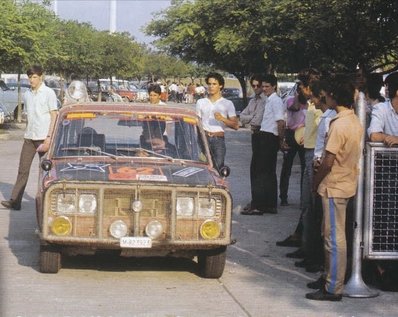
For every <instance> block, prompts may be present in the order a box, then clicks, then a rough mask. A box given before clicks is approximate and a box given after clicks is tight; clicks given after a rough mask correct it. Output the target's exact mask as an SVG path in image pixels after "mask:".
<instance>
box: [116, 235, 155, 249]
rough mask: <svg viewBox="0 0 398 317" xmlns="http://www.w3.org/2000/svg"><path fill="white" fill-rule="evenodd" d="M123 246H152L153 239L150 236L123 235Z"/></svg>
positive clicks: (121, 242) (121, 244)
mask: <svg viewBox="0 0 398 317" xmlns="http://www.w3.org/2000/svg"><path fill="white" fill-rule="evenodd" d="M120 246H121V247H122V248H152V239H151V238H148V237H123V238H121V239H120Z"/></svg>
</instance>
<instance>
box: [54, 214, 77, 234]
mask: <svg viewBox="0 0 398 317" xmlns="http://www.w3.org/2000/svg"><path fill="white" fill-rule="evenodd" d="M71 231H72V223H71V222H70V220H69V218H67V217H57V218H55V219H54V220H53V221H52V222H51V232H52V233H54V234H55V235H57V236H66V235H68V234H69V233H71Z"/></svg>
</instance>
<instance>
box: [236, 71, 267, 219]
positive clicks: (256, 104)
mask: <svg viewBox="0 0 398 317" xmlns="http://www.w3.org/2000/svg"><path fill="white" fill-rule="evenodd" d="M262 81H263V78H262V76H261V75H258V74H256V75H253V76H252V77H251V78H250V85H251V87H252V89H253V91H254V97H253V98H252V99H250V101H249V104H248V105H247V107H246V108H245V109H243V111H242V112H241V113H240V116H239V119H240V122H241V123H242V125H245V124H250V129H251V132H252V136H251V142H252V159H251V162H250V184H251V191H252V196H253V193H254V192H257V191H258V190H257V189H256V184H255V183H254V182H253V179H254V176H255V175H257V174H258V170H259V168H261V167H260V166H259V164H261V162H259V161H258V160H256V156H257V155H258V153H259V150H260V143H259V136H260V133H259V132H260V127H261V121H262V120H263V114H264V103H265V100H266V97H265V96H264V95H263V94H262V92H263V89H262V87H261V83H262ZM251 209H252V207H251V202H250V203H248V204H247V206H246V207H244V208H243V211H242V214H245V212H248V211H250V210H251Z"/></svg>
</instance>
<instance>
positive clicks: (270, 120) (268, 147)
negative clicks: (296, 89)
mask: <svg viewBox="0 0 398 317" xmlns="http://www.w3.org/2000/svg"><path fill="white" fill-rule="evenodd" d="M277 85H278V80H277V78H276V77H275V76H274V75H266V76H265V77H264V79H263V82H262V89H263V92H264V94H265V95H266V96H267V101H266V103H265V107H264V114H263V120H262V121H261V126H260V132H259V147H258V148H259V151H258V155H256V157H255V158H254V159H255V160H258V162H260V163H261V164H260V163H259V164H258V165H257V166H259V168H258V170H257V174H256V175H254V177H253V180H252V184H254V186H253V187H254V189H255V190H252V201H251V208H250V209H248V210H244V211H242V212H241V214H242V215H262V214H264V213H273V214H275V213H277V208H276V206H277V199H278V180H277V177H276V162H277V154H278V151H279V149H280V147H281V146H282V145H283V136H284V128H285V121H284V118H285V107H284V105H283V101H282V99H281V98H280V97H279V96H278V95H277V94H276V89H277Z"/></svg>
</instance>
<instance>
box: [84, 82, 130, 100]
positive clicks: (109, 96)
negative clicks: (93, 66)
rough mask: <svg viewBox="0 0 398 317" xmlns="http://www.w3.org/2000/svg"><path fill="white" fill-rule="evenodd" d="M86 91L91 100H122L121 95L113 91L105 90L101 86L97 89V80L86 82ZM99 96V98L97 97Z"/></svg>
mask: <svg viewBox="0 0 398 317" xmlns="http://www.w3.org/2000/svg"><path fill="white" fill-rule="evenodd" d="M87 92H88V95H89V97H90V99H91V100H93V101H102V102H121V101H123V99H122V97H121V96H120V95H118V94H116V93H115V92H112V91H110V90H107V89H105V88H103V87H100V89H98V84H97V82H91V81H90V82H88V84H87ZM99 96H101V97H100V98H101V100H98V99H99Z"/></svg>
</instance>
